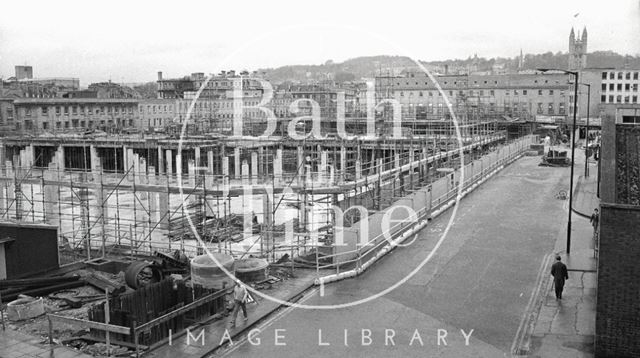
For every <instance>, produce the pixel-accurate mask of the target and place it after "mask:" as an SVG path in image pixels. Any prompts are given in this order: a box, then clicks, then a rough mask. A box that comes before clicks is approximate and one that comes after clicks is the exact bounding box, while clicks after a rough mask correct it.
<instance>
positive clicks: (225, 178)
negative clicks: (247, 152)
mask: <svg viewBox="0 0 640 358" xmlns="http://www.w3.org/2000/svg"><path fill="white" fill-rule="evenodd" d="M222 186H223V188H228V187H229V157H227V156H224V157H223V158H222Z"/></svg>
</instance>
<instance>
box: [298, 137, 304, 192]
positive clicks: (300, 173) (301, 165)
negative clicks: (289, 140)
mask: <svg viewBox="0 0 640 358" xmlns="http://www.w3.org/2000/svg"><path fill="white" fill-rule="evenodd" d="M297 168H298V173H297V175H298V183H299V184H301V183H302V179H303V178H302V176H303V173H304V148H302V146H301V145H299V146H298V166H297Z"/></svg>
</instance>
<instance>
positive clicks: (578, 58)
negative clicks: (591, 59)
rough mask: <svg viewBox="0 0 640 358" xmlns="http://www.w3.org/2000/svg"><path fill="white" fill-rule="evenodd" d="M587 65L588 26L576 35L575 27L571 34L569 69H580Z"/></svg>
mask: <svg viewBox="0 0 640 358" xmlns="http://www.w3.org/2000/svg"><path fill="white" fill-rule="evenodd" d="M585 67H587V28H586V27H585V28H584V29H583V30H582V35H580V33H579V32H578V36H577V37H576V34H575V32H574V31H573V28H571V33H570V34H569V71H580V70H582V69H584V68H585Z"/></svg>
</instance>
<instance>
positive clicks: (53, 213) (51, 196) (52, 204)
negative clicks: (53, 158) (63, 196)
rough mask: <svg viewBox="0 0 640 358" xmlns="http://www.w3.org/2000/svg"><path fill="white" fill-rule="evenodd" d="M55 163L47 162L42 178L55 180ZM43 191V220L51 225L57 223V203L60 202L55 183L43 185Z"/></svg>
mask: <svg viewBox="0 0 640 358" xmlns="http://www.w3.org/2000/svg"><path fill="white" fill-rule="evenodd" d="M56 169H57V166H56V163H53V162H51V163H49V169H48V170H45V171H44V173H43V175H44V180H56V179H57V173H56ZM42 190H43V193H44V212H45V222H46V223H47V224H51V225H58V224H59V213H58V211H59V207H58V203H59V202H60V195H59V193H58V188H57V187H56V186H55V185H45V186H44V188H42Z"/></svg>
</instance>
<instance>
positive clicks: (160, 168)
mask: <svg viewBox="0 0 640 358" xmlns="http://www.w3.org/2000/svg"><path fill="white" fill-rule="evenodd" d="M162 154H163V153H162V147H161V146H158V175H162V174H164V173H165V171H164V170H165V169H164V168H165V165H164V158H163V157H164V156H163V155H162Z"/></svg>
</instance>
